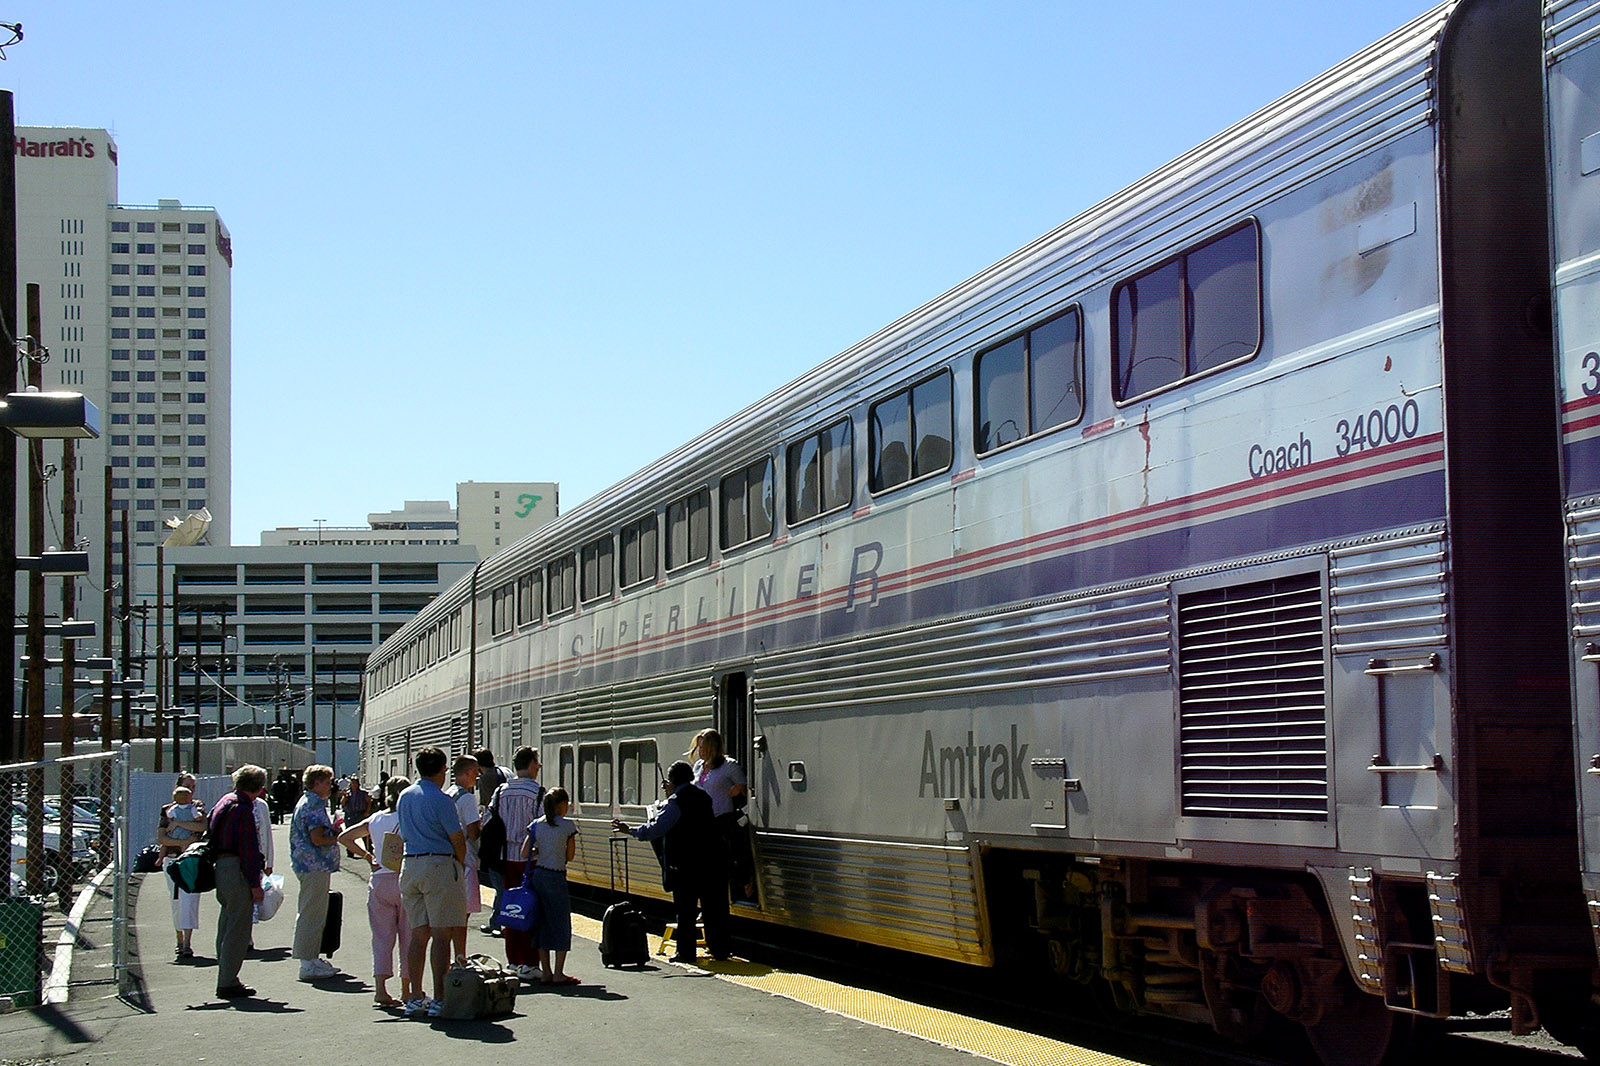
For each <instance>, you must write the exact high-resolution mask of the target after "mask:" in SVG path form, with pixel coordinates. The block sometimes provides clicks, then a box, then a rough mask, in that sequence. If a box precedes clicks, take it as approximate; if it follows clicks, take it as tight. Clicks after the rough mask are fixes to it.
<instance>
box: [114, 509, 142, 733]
mask: <svg viewBox="0 0 1600 1066" xmlns="http://www.w3.org/2000/svg"><path fill="white" fill-rule="evenodd" d="M106 498H107V499H110V496H109V494H108V495H107V497H106ZM119 513H120V514H121V515H122V523H121V525H122V678H123V680H124V681H126V680H127V679H128V678H129V677H131V676H132V675H133V605H132V603H131V602H130V599H129V597H130V596H131V595H132V593H133V528H132V527H131V526H129V525H128V508H127V506H126V505H124V506H123V507H122V509H121V511H120V512H119ZM110 528H111V527H110V526H107V527H106V529H107V530H109V529H110ZM110 625H111V620H110V617H109V616H107V619H106V626H107V628H108V629H109V627H110ZM144 676H145V669H144V661H143V660H140V662H139V677H140V679H141V680H143V678H144ZM119 695H120V696H121V697H122V742H123V743H124V744H131V743H132V742H133V733H132V732H131V725H132V722H131V719H132V717H133V713H132V712H133V698H132V696H130V695H129V694H128V693H127V692H121V693H119ZM141 724H142V723H141ZM141 732H142V730H141Z"/></svg>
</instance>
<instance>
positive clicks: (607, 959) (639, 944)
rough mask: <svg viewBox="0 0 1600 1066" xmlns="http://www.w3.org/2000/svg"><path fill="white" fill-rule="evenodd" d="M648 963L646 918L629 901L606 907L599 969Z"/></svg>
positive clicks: (603, 917)
mask: <svg viewBox="0 0 1600 1066" xmlns="http://www.w3.org/2000/svg"><path fill="white" fill-rule="evenodd" d="M649 961H650V939H649V937H647V936H646V935H645V929H644V915H642V914H640V913H639V909H638V908H637V907H635V906H634V905H633V904H631V903H629V902H628V901H626V900H624V901H622V902H621V903H613V904H612V905H611V906H609V907H607V908H606V912H605V914H604V915H603V916H602V917H601V919H600V965H602V966H643V965H644V964H645V963H647V962H649Z"/></svg>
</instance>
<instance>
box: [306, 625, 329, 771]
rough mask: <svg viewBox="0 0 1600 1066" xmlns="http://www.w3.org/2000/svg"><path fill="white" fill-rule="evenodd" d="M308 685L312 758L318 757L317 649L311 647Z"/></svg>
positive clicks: (307, 675)
mask: <svg viewBox="0 0 1600 1066" xmlns="http://www.w3.org/2000/svg"><path fill="white" fill-rule="evenodd" d="M306 677H307V678H308V681H307V687H308V688H309V690H310V693H311V758H312V759H313V760H315V759H316V757H317V651H316V649H315V648H313V649H311V670H310V671H309V672H308V673H307V674H306ZM328 765H329V766H332V765H333V760H332V759H329V760H328Z"/></svg>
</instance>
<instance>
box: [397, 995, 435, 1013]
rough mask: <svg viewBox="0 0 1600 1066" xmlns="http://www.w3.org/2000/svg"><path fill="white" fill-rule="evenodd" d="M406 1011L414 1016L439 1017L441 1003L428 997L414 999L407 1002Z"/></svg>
mask: <svg viewBox="0 0 1600 1066" xmlns="http://www.w3.org/2000/svg"><path fill="white" fill-rule="evenodd" d="M405 1011H406V1014H408V1015H410V1016H411V1017H413V1018H421V1017H427V1018H437V1017H438V1016H439V1004H438V1002H437V1001H435V1000H431V999H428V998H426V997H423V998H422V999H413V1000H411V1001H410V1002H408V1003H407V1004H406V1007H405Z"/></svg>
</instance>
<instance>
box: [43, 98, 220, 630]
mask: <svg viewBox="0 0 1600 1066" xmlns="http://www.w3.org/2000/svg"><path fill="white" fill-rule="evenodd" d="M15 152H16V170H17V283H18V291H17V307H18V323H19V325H20V326H22V327H23V328H24V329H25V328H26V324H27V319H26V312H25V308H26V303H25V297H24V293H25V292H26V288H27V286H28V285H29V284H30V283H35V284H38V285H39V286H40V287H41V290H42V296H43V300H42V308H43V316H42V319H43V321H42V330H41V334H42V336H41V338H40V339H41V340H42V341H43V343H44V344H45V346H46V347H47V348H48V349H49V360H48V362H46V363H45V364H44V367H43V371H44V373H43V381H44V387H45V388H46V389H70V390H73V391H76V392H82V393H84V394H85V395H86V396H88V397H89V398H90V399H91V400H92V401H93V402H94V403H95V404H96V405H97V406H98V407H99V408H100V412H101V435H100V439H99V440H93V441H80V442H79V443H78V450H77V459H78V478H77V488H78V536H79V538H80V539H82V540H87V541H88V544H89V551H90V557H91V559H93V560H94V561H95V566H94V573H93V575H92V576H91V580H90V581H89V582H80V583H79V588H80V593H79V595H80V603H79V610H78V611H77V612H76V614H77V617H79V618H95V619H98V618H99V615H100V594H99V591H98V588H97V587H96V586H98V583H99V582H98V578H99V572H100V567H99V560H100V558H101V554H102V552H103V550H104V545H105V543H106V540H107V531H106V530H105V529H104V513H105V502H104V501H105V494H104V489H105V468H106V466H107V465H108V464H109V466H110V467H111V494H112V507H113V510H120V509H122V508H123V507H126V508H127V510H128V516H129V522H130V525H131V527H132V531H133V532H132V540H133V546H134V547H135V548H136V549H137V548H139V547H146V546H150V545H154V544H157V543H159V542H160V540H161V539H162V538H163V537H164V536H165V534H166V530H165V528H164V526H163V519H165V518H167V517H171V516H176V517H180V518H181V517H183V516H185V515H187V514H189V513H190V512H193V511H198V510H199V509H200V508H202V507H205V508H207V509H209V510H210V512H211V516H212V524H211V528H210V533H209V535H208V536H207V538H206V540H207V542H209V543H212V544H228V543H230V540H231V536H230V511H231V508H230V495H231V491H230V490H231V486H230V470H231V465H232V460H231V455H230V446H229V441H230V396H231V391H232V390H231V378H232V374H231V353H230V347H229V338H230V336H231V331H232V286H231V275H232V270H233V249H232V246H231V243H230V241H229V237H228V231H227V228H226V227H225V226H224V225H223V224H222V220H221V218H219V217H218V216H217V212H216V211H215V210H214V209H212V208H209V207H186V206H184V205H183V204H181V203H179V202H178V201H177V200H161V201H158V202H157V203H156V204H155V205H154V206H132V205H126V204H119V203H118V202H117V147H116V144H115V142H114V141H113V140H112V138H111V135H110V134H109V133H108V132H107V131H106V130H103V129H78V128H67V127H39V126H18V127H17V131H16V144H15ZM19 380H22V381H25V380H26V375H25V373H24V374H19ZM52 461H53V460H52ZM60 489H61V486H60V485H59V484H58V483H50V484H48V485H47V490H46V491H47V496H48V500H49V506H50V508H51V510H52V511H53V512H54V513H55V515H57V516H59V514H60V505H61V491H60ZM24 507H25V503H24V501H23V500H19V501H18V514H19V515H20V514H23V513H25V511H24V510H23V508H24ZM59 529H60V520H59V517H57V518H56V519H55V520H54V521H53V522H52V521H47V522H46V531H47V533H46V535H47V538H48V539H49V540H50V542H51V543H52V544H56V543H57V538H58V536H59V532H58V531H59ZM109 539H110V540H111V542H112V544H113V546H114V548H115V549H116V550H115V553H114V554H115V558H116V559H117V560H118V563H117V565H118V567H119V568H120V559H121V535H120V531H119V530H115V529H114V530H112V531H111V534H110V537H109ZM60 546H61V547H65V546H66V545H60ZM85 586H88V587H85ZM136 591H139V592H148V591H149V590H143V589H141V590H136ZM53 609H54V605H52V610H53Z"/></svg>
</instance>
